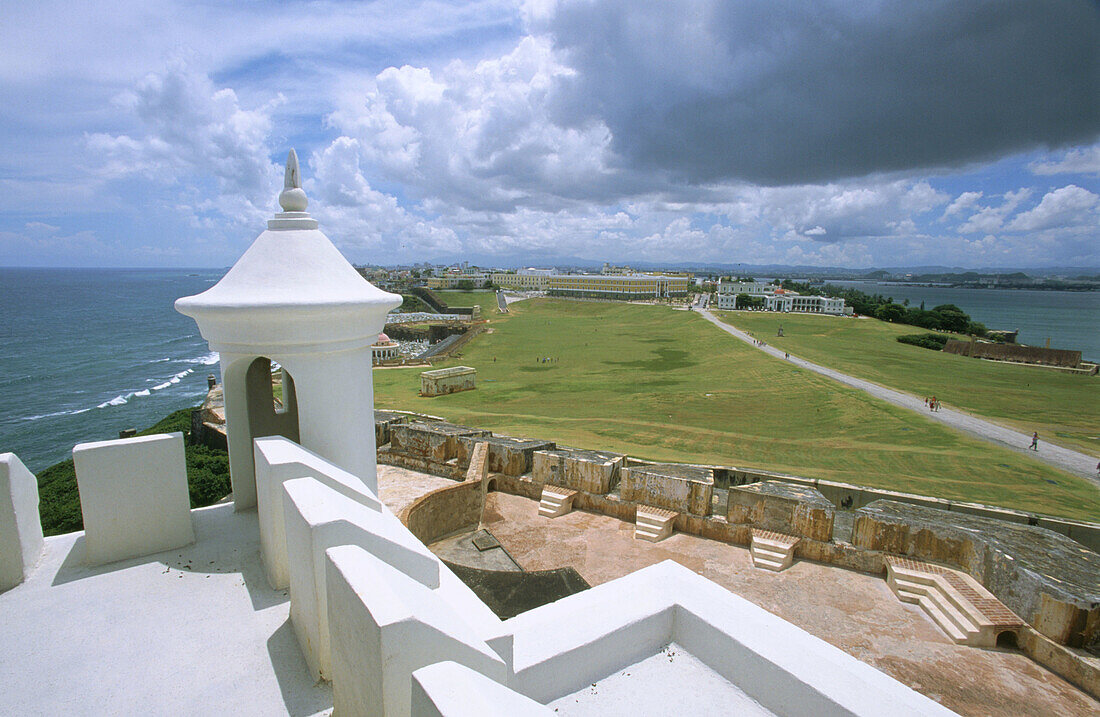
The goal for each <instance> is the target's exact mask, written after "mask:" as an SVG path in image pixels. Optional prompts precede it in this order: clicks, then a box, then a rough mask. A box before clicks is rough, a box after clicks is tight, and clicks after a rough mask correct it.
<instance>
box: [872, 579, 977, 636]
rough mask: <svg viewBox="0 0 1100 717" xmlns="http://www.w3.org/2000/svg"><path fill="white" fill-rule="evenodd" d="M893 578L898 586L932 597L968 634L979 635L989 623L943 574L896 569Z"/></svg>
mask: <svg viewBox="0 0 1100 717" xmlns="http://www.w3.org/2000/svg"><path fill="white" fill-rule="evenodd" d="M892 579H893V581H894V583H895V584H896V585H898V587H902V588H905V589H907V590H909V591H910V592H916V593H918V594H923V595H928V596H929V597H931V598H932V599H933V600H935V601H936V603H937V604H938V605H939V606H940V609H941V610H942V611H943V612H945V613H947V614H948V616H950V617H951V618H952V621H953V622H954V623H955V625H956V626H957V627H958V628H959V629H960V630H962V631H963V632H966V633H967V634H973V635H977V633H978V632H980V631H981V628H982V627H983V626H985V623H987V621H986V620H985V618H984V616H983V615H982V613H981V612H980V611H979V610H978V609H977V608H975V607H974V606H973V605H972V604H971V603H970V602H969V601H968V600H966V598H965V597H963V596H962V595H961V594H960V593H959V592H958V590H956V589H955V588H954V587H953V586H952V585H950V584H949V583H948V582H947V581H946V580H945V578H944V575H943V574H935V573H933V574H920V573H914V571H911V570H905V571H894V575H893V577H892Z"/></svg>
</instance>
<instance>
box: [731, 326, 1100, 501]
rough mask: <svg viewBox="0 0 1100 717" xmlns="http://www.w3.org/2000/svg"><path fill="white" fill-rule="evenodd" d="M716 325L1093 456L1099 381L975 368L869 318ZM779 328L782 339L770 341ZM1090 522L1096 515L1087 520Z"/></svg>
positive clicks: (1098, 440)
mask: <svg viewBox="0 0 1100 717" xmlns="http://www.w3.org/2000/svg"><path fill="white" fill-rule="evenodd" d="M717 316H719V317H720V318H721V319H722V320H723V321H725V322H727V323H729V324H731V325H733V326H736V327H737V328H739V329H742V330H743V331H747V332H749V333H751V334H753V335H754V336H756V337H757V338H760V339H763V340H764V341H766V342H768V343H769V344H771V345H772V346H775V347H777V348H779V349H782V350H784V351H790V352H791V353H792V354H794V355H796V356H800V357H802V358H805V359H809V360H810V361H813V362H814V363H819V364H822V365H824V366H828V367H830V368H834V369H836V370H838V371H843V372H844V373H849V374H851V375H853V376H858V377H859V378H864V379H867V380H869V381H874V382H875V383H879V384H882V385H883V386H889V387H890V388H895V389H898V390H901V391H907V392H909V393H911V394H914V395H917V396H920V397H925V396H936V397H937V398H938V399H939V400H940V401H941V402H942V403H943V404H944V405H946V406H951V407H953V408H961V409H962V410H964V411H967V412H969V413H972V414H974V415H978V416H983V417H986V418H990V419H993V420H994V421H997V422H999V423H1003V424H1005V425H1008V426H1010V427H1012V428H1015V429H1017V430H1020V431H1023V432H1025V433H1031V432H1032V431H1038V432H1039V436H1040V439H1041V440H1046V441H1051V442H1054V443H1060V444H1063V445H1065V446H1067V447H1069V448H1074V449H1076V450H1080V451H1083V452H1086V453H1089V454H1090V455H1093V456H1097V457H1100V377H1096V376H1081V375H1076V374H1068V373H1063V372H1061V371H1053V370H1051V369H1044V368H1037V367H1034V366H1019V365H1013V364H1003V363H996V362H993V361H981V360H978V359H972V358H967V357H965V356H956V355H954V354H946V353H942V352H939V351H931V350H929V349H924V348H921V347H919V346H911V345H908V344H902V343H898V341H897V340H896V337H897V336H900V335H902V334H920V333H926V332H925V331H923V330H921V329H917V328H916V327H913V326H899V325H897V324H888V323H885V322H883V321H877V320H875V319H852V318H841V317H836V316H815V315H812V314H775V313H765V312H753V311H722V312H717ZM780 324H782V325H783V333H784V334H785V335H784V337H783V338H779V337H777V336H776V333H777V329H778V327H779V325H780ZM1094 517H1095V516H1094Z"/></svg>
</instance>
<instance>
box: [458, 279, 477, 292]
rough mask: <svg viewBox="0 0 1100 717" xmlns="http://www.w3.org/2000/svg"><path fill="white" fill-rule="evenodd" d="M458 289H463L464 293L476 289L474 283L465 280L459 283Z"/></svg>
mask: <svg viewBox="0 0 1100 717" xmlns="http://www.w3.org/2000/svg"><path fill="white" fill-rule="evenodd" d="M457 287H458V288H459V289H462V290H463V291H472V290H473V288H474V282H472V281H470V280H469V279H463V280H462V281H460V282H458V284H457Z"/></svg>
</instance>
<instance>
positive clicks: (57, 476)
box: [38, 408, 232, 535]
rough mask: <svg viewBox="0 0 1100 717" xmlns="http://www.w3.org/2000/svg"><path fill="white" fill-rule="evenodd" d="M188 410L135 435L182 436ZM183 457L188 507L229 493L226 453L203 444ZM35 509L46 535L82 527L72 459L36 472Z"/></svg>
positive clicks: (188, 449) (189, 448) (185, 431)
mask: <svg viewBox="0 0 1100 717" xmlns="http://www.w3.org/2000/svg"><path fill="white" fill-rule="evenodd" d="M191 410H192V409H190V408H185V409H183V410H181V411H176V412H175V413H172V414H169V415H168V416H166V417H164V418H162V419H161V420H160V421H157V423H156V424H154V425H153V426H151V427H149V428H147V429H145V430H144V431H141V432H140V433H139V434H138V435H140V436H149V435H153V434H157V433H174V432H176V431H179V432H181V433H183V434H184V436H185V437H186V436H187V434H188V433H190V431H191ZM184 457H185V458H186V460H187V492H188V494H189V496H190V498H191V507H192V508H201V507H203V506H206V505H212V504H214V503H217V502H218V501H219V500H221V499H222V498H224V497H225V496H227V495H229V493H230V492H231V490H232V488H231V487H230V483H229V454H228V453H226V452H225V451H223V450H221V449H218V448H209V447H207V446H198V445H196V446H192V445H185V446H184ZM38 501H39V503H38V512H39V515H40V516H41V518H42V531H43V532H44V533H45V534H46V535H61V534H62V533H71V532H73V531H74V530H83V529H84V518H83V516H82V515H81V513H80V491H79V490H77V485H76V469H75V468H74V467H73V460H72V459H71V458H70V459H69V460H67V461H62V462H60V463H57V464H54V465H52V466H50V467H49V468H46V469H45V470H43V471H40V472H39V473H38Z"/></svg>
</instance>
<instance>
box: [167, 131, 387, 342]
mask: <svg viewBox="0 0 1100 717" xmlns="http://www.w3.org/2000/svg"><path fill="white" fill-rule="evenodd" d="M279 203H280V205H281V206H282V208H283V210H284V211H283V212H279V213H277V214H276V215H275V217H274V218H273V219H271V220H269V221H268V228H267V231H265V232H264V233H262V234H260V236H259V237H257V239H256V241H255V242H253V243H252V246H250V247H249V248H248V250H247V251H246V252H245V253H244V254H243V255H242V256H241V258H240V259H238V260H237V263H236V264H234V265H233V267H232V268H231V269H230V270H229V271H228V272H227V273H226V274H225V276H223V277H222V278H221V280H220V281H219V282H218V283H217V284H215V285H214V286H212V287H210V288H209V289H207V290H206V291H204V292H202V293H201V294H197V295H195V296H185V297H183V298H181V299H178V300H177V301H176V310H177V311H179V312H180V313H182V314H185V315H187V316H190V317H192V318H193V319H195V321H196V323H198V325H199V330H200V331H201V332H202V335H203V337H204V338H205V339H206V340H207V341H209V342H210V343H211V347H212V348H213V349H214V350H221V351H237V352H241V353H245V352H262V349H263V348H264V347H268V346H290V345H294V346H298V347H300V348H301V349H303V350H309V348H308V347H309V346H310V345H319V344H324V345H327V346H328V347H329V348H330V349H331V344H333V343H348V345H349V346H351V345H355V344H360V345H362V344H363V343H367V344H369V343H372V342H373V341H374V339H375V337H376V336H377V335H378V333H379V332H380V331H381V330H382V327H383V326H384V325H385V317H386V314H388V313H389V312H390V310H391V309H394V308H396V307H398V306H400V304H401V297H400V296H398V295H396V294H390V293H388V292H385V291H382V290H381V289H379V288H378V287H376V286H374V285H373V284H371V283H370V282H368V281H367V280H366V279H364V278H363V277H362V276H361V275H360V274H359V272H358V271H356V270H355V267H353V266H352V265H351V264H349V263H348V261H347V259H345V258H344V256H343V255H342V254H341V253H340V252H339V250H337V249H336V247H335V246H334V245H333V244H332V242H331V241H329V239H328V237H326V236H325V235H324V233H322V232H321V231H320V230H319V229H318V228H317V221H316V220H315V219H313V218H312V217H310V215H309V214H308V213H307V212H306V211H305V209H306V206H307V205H308V200H307V198H306V195H305V192H304V191H303V190H302V187H301V175H300V173H299V170H298V157H297V155H296V154H295V152H294V150H290V154H289V156H288V157H287V167H286V177H285V181H284V189H283V191H282V193H281V194H280V195H279Z"/></svg>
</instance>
